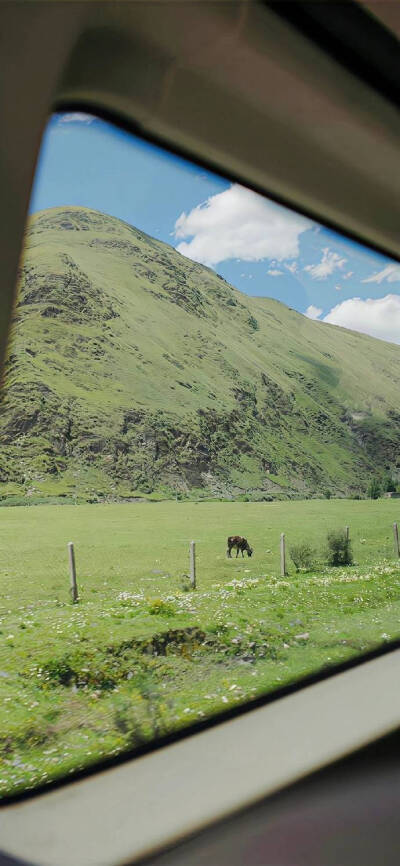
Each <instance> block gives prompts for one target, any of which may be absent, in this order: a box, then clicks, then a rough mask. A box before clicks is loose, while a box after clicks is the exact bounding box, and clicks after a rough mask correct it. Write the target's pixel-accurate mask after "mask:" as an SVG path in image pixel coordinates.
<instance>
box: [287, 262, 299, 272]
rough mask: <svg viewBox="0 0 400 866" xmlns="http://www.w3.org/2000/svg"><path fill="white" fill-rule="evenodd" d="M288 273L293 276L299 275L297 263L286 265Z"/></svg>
mask: <svg viewBox="0 0 400 866" xmlns="http://www.w3.org/2000/svg"><path fill="white" fill-rule="evenodd" d="M285 268H286V270H287V271H290V273H291V274H296V273H297V270H298V268H297V262H292V263H291V264H290V265H285Z"/></svg>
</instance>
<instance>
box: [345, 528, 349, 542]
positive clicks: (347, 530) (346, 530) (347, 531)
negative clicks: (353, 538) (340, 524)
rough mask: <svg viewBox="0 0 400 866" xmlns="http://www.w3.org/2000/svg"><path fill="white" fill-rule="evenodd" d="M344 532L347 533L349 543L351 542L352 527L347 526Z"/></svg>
mask: <svg viewBox="0 0 400 866" xmlns="http://www.w3.org/2000/svg"><path fill="white" fill-rule="evenodd" d="M344 530H345V533H346V538H347V541H349V540H350V526H345V528H344Z"/></svg>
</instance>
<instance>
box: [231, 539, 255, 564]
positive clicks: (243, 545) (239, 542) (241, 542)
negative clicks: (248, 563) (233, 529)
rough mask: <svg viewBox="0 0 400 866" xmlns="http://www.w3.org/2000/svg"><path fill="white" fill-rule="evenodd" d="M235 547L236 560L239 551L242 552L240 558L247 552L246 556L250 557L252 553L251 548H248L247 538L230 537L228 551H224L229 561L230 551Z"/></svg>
mask: <svg viewBox="0 0 400 866" xmlns="http://www.w3.org/2000/svg"><path fill="white" fill-rule="evenodd" d="M235 547H236V559H237V558H238V556H239V550H241V551H242V558H243V556H244V552H245V551H246V552H247V556H251V555H252V553H253V548H252V547H250V545H249V542H248V541H247V538H242V536H241V535H230V536H229V538H228V549H227V551H226V555H227V556H229V558H230V559H231V550H232V548H235Z"/></svg>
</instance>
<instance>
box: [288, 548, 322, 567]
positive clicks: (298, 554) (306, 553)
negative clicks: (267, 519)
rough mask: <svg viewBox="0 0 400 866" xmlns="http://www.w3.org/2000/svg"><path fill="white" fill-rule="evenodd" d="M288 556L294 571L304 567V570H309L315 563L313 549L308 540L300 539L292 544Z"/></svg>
mask: <svg viewBox="0 0 400 866" xmlns="http://www.w3.org/2000/svg"><path fill="white" fill-rule="evenodd" d="M289 553H290V558H291V560H292V562H293V563H294V565H295V567H296V571H300V569H301V568H304V569H305V571H311V569H312V568H313V566H314V564H315V555H316V554H315V550H314V548H313V547H312V546H311V544H309V542H308V541H302V542H300V543H299V544H292V546H291V547H290V550H289Z"/></svg>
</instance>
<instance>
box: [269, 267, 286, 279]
mask: <svg viewBox="0 0 400 866" xmlns="http://www.w3.org/2000/svg"><path fill="white" fill-rule="evenodd" d="M267 274H269V276H270V277H282V276H283V271H280V270H278V268H270V270H269V271H267Z"/></svg>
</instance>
